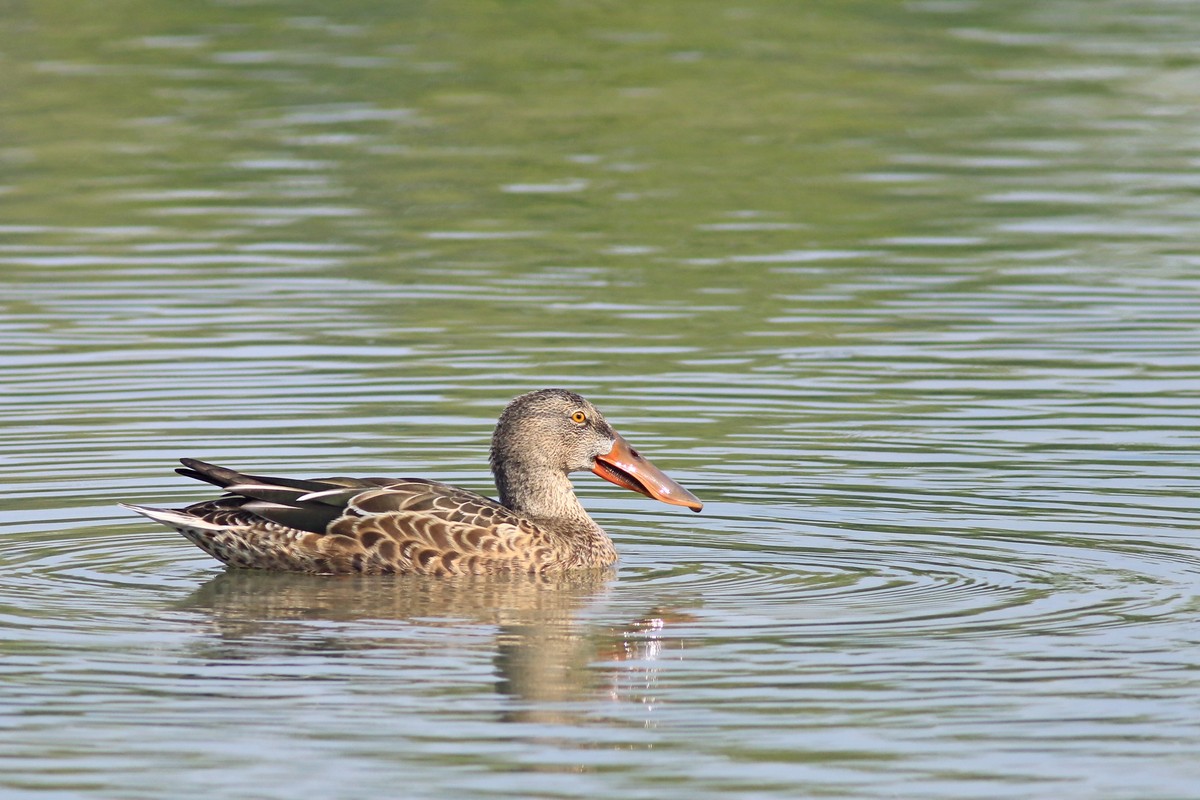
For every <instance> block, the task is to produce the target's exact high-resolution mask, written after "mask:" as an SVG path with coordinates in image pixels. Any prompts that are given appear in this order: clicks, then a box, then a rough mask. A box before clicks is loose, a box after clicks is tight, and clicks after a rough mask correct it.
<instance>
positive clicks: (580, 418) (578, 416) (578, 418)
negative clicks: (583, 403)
mask: <svg viewBox="0 0 1200 800" xmlns="http://www.w3.org/2000/svg"><path fill="white" fill-rule="evenodd" d="M571 421H572V422H574V423H577V424H579V425H582V424H583V423H585V422H587V414H585V413H583V412H582V411H576V412H575V413H574V414H572V415H571Z"/></svg>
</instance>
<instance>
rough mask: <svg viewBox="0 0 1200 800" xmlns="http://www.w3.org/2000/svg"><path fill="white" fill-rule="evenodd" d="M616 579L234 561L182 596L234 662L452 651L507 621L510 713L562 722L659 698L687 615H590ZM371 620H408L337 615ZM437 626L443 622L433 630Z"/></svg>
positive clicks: (217, 655) (215, 649)
mask: <svg viewBox="0 0 1200 800" xmlns="http://www.w3.org/2000/svg"><path fill="white" fill-rule="evenodd" d="M614 578H615V572H614V571H613V570H611V569H600V570H583V571H577V572H572V573H567V574H563V575H556V576H544V575H529V574H513V575H484V576H460V577H445V578H439V579H436V580H430V579H429V578H428V577H423V576H411V575H410V576H405V575H391V576H371V575H350V576H342V577H317V576H311V575H302V574H291V573H275V572H259V571H251V570H230V571H227V572H224V573H222V574H220V575H218V576H216V577H215V578H213V579H212V580H210V581H209V582H208V583H206V584H204V585H203V586H201V587H199V588H198V589H197V590H196V591H195V592H193V593H192V594H191V595H190V596H188V597H187V598H186V599H185V600H184V601H182V602H181V603H180V604H179V605H178V606H177V607H178V608H180V609H182V610H189V611H202V612H204V614H205V615H206V617H207V619H206V622H207V623H208V624H210V625H211V627H212V630H213V633H214V634H215V636H213V637H211V638H208V639H205V640H204V641H203V642H202V643H200V644H199V645H197V648H198V650H197V651H196V652H194V655H196V656H198V657H201V658H203V659H205V660H211V661H223V662H228V661H252V660H255V659H262V658H279V657H281V656H282V657H287V656H289V655H291V656H295V657H297V658H299V657H311V656H312V655H313V654H314V653H315V652H323V653H327V654H328V655H330V656H334V657H338V656H344V655H348V654H350V653H355V652H362V651H368V650H370V651H377V652H378V651H379V650H380V649H381V648H384V649H387V648H390V649H393V650H395V649H396V648H404V649H407V650H408V651H409V653H410V654H411V653H412V652H419V651H425V652H434V651H436V652H439V653H442V654H445V652H446V651H447V649H448V648H450V647H453V646H454V644H455V643H457V644H459V645H461V644H462V643H463V642H462V639H461V638H455V636H454V633H455V631H462V632H467V633H475V634H478V631H479V629H478V626H479V625H486V626H495V628H496V631H495V636H494V639H492V640H490V641H491V642H492V646H493V647H494V648H495V649H494V655H493V663H494V665H495V670H496V676H497V682H496V691H497V692H498V693H499V694H501V695H504V696H505V697H508V698H510V699H511V700H512V701H513V702H512V703H511V704H509V708H508V709H507V710H506V711H505V712H504V713H503V715H502V718H503V719H504V720H507V721H526V722H528V721H538V722H555V723H562V722H571V721H579V720H578V719H574V718H575V717H581V716H582V713H581V712H580V711H579V707H578V705H575V706H572V704H577V703H578V702H579V701H582V700H589V699H595V698H597V697H609V698H612V699H614V700H623V701H633V702H638V703H643V704H645V703H647V702H648V701H651V700H652V699H651V698H648V697H647V696H646V695H647V692H651V691H653V688H654V686H655V684H656V682H657V679H656V673H657V670H658V668H659V666H658V663H657V662H658V659H659V658H661V656H662V655H663V647H664V641H665V634H666V630H667V629H668V627H669V626H670V624H672V623H674V622H680V621H683V620H686V619H687V616H686V615H685V614H682V613H680V612H672V611H669V610H665V609H661V608H654V607H651V608H648V609H647V610H646V612H645V613H644V614H640V615H639V616H637V617H636V618H634V619H631V620H629V621H628V622H626V623H622V624H619V625H611V624H607V625H606V624H596V623H588V622H586V621H585V619H582V618H581V617H586V614H585V613H584V612H585V610H586V609H587V608H588V607H589V606H597V605H599V604H600V603H601V602H602V601H603V599H604V598H605V597H607V596H609V595H610V594H611V592H612V587H613V584H614ZM359 621H372V622H374V621H378V622H387V621H394V622H401V623H405V624H404V625H403V626H401V627H399V628H398V627H396V626H391V627H388V626H386V625H383V626H379V628H378V633H377V635H376V634H367V635H364V634H363V629H362V628H361V627H357V626H352V625H339V624H337V623H355V622H359ZM306 622H312V623H314V624H312V625H306V624H304V623H306ZM329 623H334V624H332V625H330V624H329ZM373 627H375V626H373ZM430 628H436V629H441V630H439V631H438V633H437V635H436V636H427V635H421V634H422V633H423V632H428V630H429V629H430ZM414 633H416V634H418V635H415V636H414V635H412V634H414ZM473 638H474V637H473ZM475 641H476V642H477V641H478V639H475ZM468 646H471V647H474V646H477V645H473V644H472V645H468ZM676 657H678V655H677V656H676ZM572 708H574V709H575V710H574V711H572Z"/></svg>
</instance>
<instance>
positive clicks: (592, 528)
mask: <svg viewBox="0 0 1200 800" xmlns="http://www.w3.org/2000/svg"><path fill="white" fill-rule="evenodd" d="M493 473H494V474H495V477H496V490H497V491H499V493H500V502H501V503H503V504H504V505H505V506H508V507H509V508H511V509H512V510H513V511H516V512H517V513H519V514H521V515H522V516H524V517H528V518H529V519H531V520H533V521H535V522H545V523H553V525H554V527H555V528H557V529H559V530H567V529H570V530H572V531H575V530H578V531H580V532H587V533H600V534H603V532H602V531H601V530H600V526H599V525H597V524H596V523H595V522H594V521H593V520H592V518H591V517H589V516H588V514H587V512H586V511H584V510H583V506H582V505H580V503H579V498H578V497H576V496H575V489H574V488H573V487H572V486H571V481H570V479H569V478H567V476H566V475H565V474H564V473H563V472H562V471H560V470H555V469H548V468H544V467H534V466H528V465H524V464H523V465H520V467H519V468H514V465H513V464H511V463H507V462H503V461H502V462H498V463H496V464H494V465H493Z"/></svg>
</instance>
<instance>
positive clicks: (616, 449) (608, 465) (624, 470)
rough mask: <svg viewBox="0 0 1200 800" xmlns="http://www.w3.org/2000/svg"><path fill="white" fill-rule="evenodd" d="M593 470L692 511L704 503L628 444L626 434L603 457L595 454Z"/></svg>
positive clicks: (626, 486)
mask: <svg viewBox="0 0 1200 800" xmlns="http://www.w3.org/2000/svg"><path fill="white" fill-rule="evenodd" d="M592 472H594V473H596V474H597V475H599V476H600V477H601V478H604V480H606V481H608V482H609V483H615V484H616V485H617V486H623V487H625V488H626V489H632V490H633V491H635V492H639V493H641V494H644V495H646V496H647V497H653V498H654V499H655V500H661V501H662V502H664V503H670V504H671V505H673V506H687V507H688V508H690V509H691V510H692V511H699V510H700V509H701V508H703V507H704V504H703V503H701V502H700V500H699V499H698V498H697V497H696V495H694V494H692V493H691V492H689V491H688V490H687V489H685V488H683V487H682V486H680V485H679V484H678V483H676V482H675V481H673V480H671V479H670V478H668V477H667V475H666V473H664V472H663V471H662V470H660V469H659V468H658V467H656V466H654V465H653V464H651V463H650V462H649V461H647V460H646V459H645V458H643V457H642V456H641V454H640V453H638V451H637V450H634V449H633V448H632V447H630V446H629V442H627V441H625V439H624V437H622V436H620V435H618V436H617V440H616V441H615V442H614V443H613V447H612V450H610V451H609V452H608V453H607V454H605V455H602V456H596V465H595V466H594V467H592Z"/></svg>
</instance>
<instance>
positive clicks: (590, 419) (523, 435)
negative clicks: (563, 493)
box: [491, 389, 703, 511]
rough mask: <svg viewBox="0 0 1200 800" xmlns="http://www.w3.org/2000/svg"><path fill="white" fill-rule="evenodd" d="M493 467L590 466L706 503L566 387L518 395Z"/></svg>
mask: <svg viewBox="0 0 1200 800" xmlns="http://www.w3.org/2000/svg"><path fill="white" fill-rule="evenodd" d="M491 461H492V470H493V472H495V473H496V475H497V481H498V482H499V481H500V480H501V479H502V477H501V476H502V475H505V476H507V475H511V474H513V473H518V472H527V471H543V470H550V471H555V472H561V473H562V474H566V473H569V472H579V471H582V470H590V471H592V472H594V473H596V474H597V475H599V476H600V477H601V478H604V479H605V480H606V481H609V482H610V483H615V484H616V485H617V486H623V487H625V488H626V489H632V490H633V491H635V492H639V493H641V494H644V495H646V496H647V497H653V498H654V499H655V500H661V501H662V502H664V503H670V504H671V505H677V506H687V507H688V508H690V509H691V510H692V511H699V510H700V509H701V508H702V507H703V504H702V503H701V502H700V500H698V499H697V498H696V496H695V495H693V494H692V493H691V492H689V491H688V490H687V489H684V488H683V487H682V486H680V485H679V484H678V483H676V482H675V481H673V480H671V479H670V478H669V477H667V475H666V474H665V473H664V472H663V471H662V470H660V469H659V468H658V467H656V466H654V465H653V464H651V463H650V462H649V461H648V460H646V458H644V457H643V456H642V455H641V454H640V453H639V452H638V451H637V450H635V449H634V448H633V447H631V446H630V445H629V443H628V442H626V441H625V439H624V437H622V436H621V434H619V433H617V432H616V431H615V430H613V427H612V425H610V424H608V420H606V419H604V415H603V414H601V413H600V411H599V410H598V409H597V408H596V407H595V406H594V405H592V404H591V403H589V402H588V401H587V400H585V399H584V398H582V397H580V396H579V395H578V394H575V393H574V392H569V391H567V390H565V389H541V390H539V391H536V392H530V393H529V394H523V395H521V396H520V397H517V398H516V399H514V400H513V401H512V402H511V403H509V404H508V407H507V408H505V409H504V413H503V414H501V415H500V421H499V422H498V423H497V424H496V431H495V433H494V434H493V435H492V455H491Z"/></svg>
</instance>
